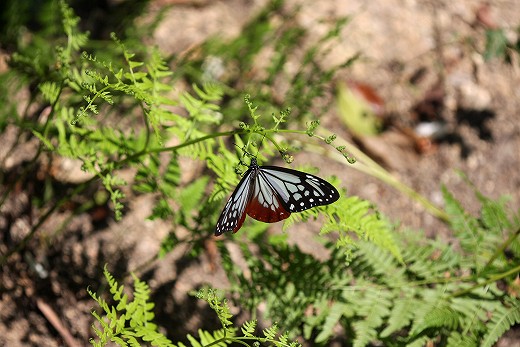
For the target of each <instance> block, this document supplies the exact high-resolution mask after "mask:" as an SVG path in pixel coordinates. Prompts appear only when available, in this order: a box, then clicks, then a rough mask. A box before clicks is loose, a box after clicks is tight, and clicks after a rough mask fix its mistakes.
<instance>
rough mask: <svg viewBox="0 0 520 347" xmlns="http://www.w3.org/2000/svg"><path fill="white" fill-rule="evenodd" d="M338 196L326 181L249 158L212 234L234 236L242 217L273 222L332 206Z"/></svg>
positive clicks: (242, 221) (240, 224)
mask: <svg viewBox="0 0 520 347" xmlns="http://www.w3.org/2000/svg"><path fill="white" fill-rule="evenodd" d="M338 199H339V193H338V191H337V190H336V188H334V187H333V186H332V184H330V183H329V182H327V181H325V180H323V179H321V178H319V177H316V176H314V175H311V174H308V173H305V172H301V171H296V170H292V169H286V168H283V167H278V166H259V165H258V163H257V161H256V159H255V158H252V159H251V163H250V164H249V168H248V170H247V171H246V173H245V174H244V177H242V180H241V181H240V183H239V184H238V186H237V187H236V189H235V191H234V192H233V194H232V195H231V197H230V198H229V200H228V202H227V203H226V206H225V207H224V210H223V211H222V213H221V214H220V218H219V219H218V222H217V226H216V228H215V235H216V236H219V235H221V234H223V233H225V232H226V231H232V232H233V233H236V232H237V231H238V230H239V229H240V227H241V226H242V224H243V223H244V220H245V219H246V214H248V215H249V216H250V217H252V218H254V219H256V220H259V221H262V222H266V223H274V222H278V221H281V220H283V219H286V218H288V217H289V216H290V215H291V213H293V212H301V211H304V210H307V209H309V208H311V207H314V206H321V205H328V204H332V203H333V202H335V201H336V200H338Z"/></svg>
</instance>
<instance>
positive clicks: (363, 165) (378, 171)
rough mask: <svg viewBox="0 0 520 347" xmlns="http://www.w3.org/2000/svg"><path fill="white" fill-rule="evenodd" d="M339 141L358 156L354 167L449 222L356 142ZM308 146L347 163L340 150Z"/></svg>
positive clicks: (445, 214) (439, 211)
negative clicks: (333, 151)
mask: <svg viewBox="0 0 520 347" xmlns="http://www.w3.org/2000/svg"><path fill="white" fill-rule="evenodd" d="M280 132H286V133H293V134H294V133H296V134H302V133H306V132H305V131H302V130H298V131H294V130H285V131H283V130H280ZM330 133H332V132H330ZM312 136H313V137H316V138H318V139H320V140H322V141H325V139H326V138H325V137H324V136H321V135H316V134H313V135H312ZM338 141H340V142H341V144H342V145H344V146H346V147H347V151H348V152H349V153H350V154H352V155H353V156H354V157H355V158H356V162H355V163H354V164H352V168H354V169H356V170H358V171H360V172H363V173H366V174H368V175H370V176H372V177H375V178H377V179H379V180H380V181H382V182H384V183H386V184H388V185H389V186H391V187H393V188H395V189H397V190H398V191H400V192H401V193H404V194H406V195H408V196H409V197H410V198H412V199H413V200H415V201H417V202H419V203H420V204H421V205H422V206H423V207H424V208H425V209H426V210H427V211H428V212H429V213H431V214H432V215H433V216H435V217H437V218H439V219H440V220H441V221H443V222H444V223H449V221H450V218H449V216H448V214H447V213H446V212H444V211H443V210H442V209H440V208H439V207H437V206H435V205H434V204H433V203H432V202H431V201H430V200H428V199H427V198H425V197H424V196H423V195H421V194H419V193H418V192H416V191H415V190H413V189H412V188H411V187H409V186H407V185H406V184H404V183H403V182H401V181H399V180H398V179H397V178H396V177H395V176H393V175H392V174H391V173H389V172H388V171H387V170H385V169H384V168H383V167H382V166H381V165H379V164H378V163H377V162H375V161H374V160H373V159H372V158H370V157H369V156H368V155H366V154H365V153H364V152H363V151H361V150H360V149H358V148H357V147H356V146H355V145H354V144H352V143H350V142H348V141H347V140H345V139H342V138H338ZM307 146H308V147H309V148H312V150H313V151H314V152H316V153H319V154H321V155H325V156H327V157H329V158H331V159H333V160H336V161H337V162H340V163H342V164H344V163H345V156H344V155H342V154H340V153H339V152H337V154H336V153H332V152H331V151H330V150H328V149H325V148H323V147H321V146H318V145H315V144H311V143H307ZM330 146H332V147H334V145H332V144H330Z"/></svg>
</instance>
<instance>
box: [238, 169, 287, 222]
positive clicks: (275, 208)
mask: <svg viewBox="0 0 520 347" xmlns="http://www.w3.org/2000/svg"><path fill="white" fill-rule="evenodd" d="M246 212H247V214H248V215H249V216H251V217H252V218H254V219H256V220H259V221H262V222H266V223H274V222H279V221H281V220H283V219H285V218H288V217H289V216H290V215H291V213H290V212H289V211H288V210H287V209H286V208H285V205H284V204H283V202H282V197H281V196H280V195H279V194H277V193H276V191H275V190H274V189H273V187H272V185H270V184H269V182H268V181H267V180H266V178H265V177H264V176H263V175H262V174H261V171H258V174H257V175H256V176H255V179H254V183H253V194H252V195H251V199H250V201H249V204H248V205H247V208H246Z"/></svg>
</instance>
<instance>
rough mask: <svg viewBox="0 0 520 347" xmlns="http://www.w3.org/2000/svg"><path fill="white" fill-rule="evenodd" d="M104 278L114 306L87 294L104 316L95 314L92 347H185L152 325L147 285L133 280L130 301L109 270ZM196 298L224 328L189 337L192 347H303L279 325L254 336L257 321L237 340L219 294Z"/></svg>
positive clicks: (201, 293)
mask: <svg viewBox="0 0 520 347" xmlns="http://www.w3.org/2000/svg"><path fill="white" fill-rule="evenodd" d="M104 275H105V278H106V280H107V282H108V286H109V290H110V294H111V299H110V300H111V301H113V302H114V303H113V304H109V303H108V302H107V301H106V300H105V299H103V298H102V297H101V296H99V295H97V294H96V293H94V292H92V291H91V290H89V291H88V293H89V294H90V296H91V297H92V298H93V299H94V300H95V301H96V302H97V304H98V305H99V307H100V308H101V310H102V313H101V314H99V313H97V312H96V311H93V312H92V315H93V316H94V317H95V319H96V322H97V324H94V325H93V330H94V332H95V333H96V336H97V340H94V339H92V340H91V341H90V342H91V344H92V345H93V346H97V347H102V346H106V345H107V344H108V343H109V342H113V343H116V344H117V345H119V346H141V344H150V345H152V346H165V347H166V346H168V347H175V346H179V347H182V346H185V345H184V344H183V343H177V344H174V343H173V342H172V341H170V340H169V339H168V338H166V337H165V336H164V335H163V334H161V333H160V332H159V331H158V327H157V325H155V324H154V323H153V318H154V314H153V311H152V310H153V308H154V304H153V302H150V301H149V300H150V288H149V287H148V285H147V284H146V283H145V282H143V281H140V280H139V279H138V278H137V277H136V276H133V279H134V292H133V293H132V295H133V299H131V298H130V297H129V296H128V294H126V293H125V288H124V286H123V285H119V284H118V283H117V281H116V280H115V279H114V277H113V276H112V275H111V274H110V273H109V272H108V270H107V269H106V267H105V270H104ZM196 297H197V298H199V299H201V300H204V301H206V302H207V303H208V305H209V306H210V307H211V309H212V310H213V311H215V314H216V315H217V316H218V319H219V320H220V323H221V324H222V329H219V330H216V331H213V332H208V331H204V330H200V329H199V331H198V333H199V337H198V339H197V338H195V337H193V336H191V335H187V339H188V341H189V342H190V345H191V346H193V347H200V346H227V345H229V344H232V343H240V344H241V345H244V346H252V345H256V344H257V343H269V344H271V345H273V346H277V347H296V346H301V345H300V344H299V343H297V342H293V341H290V340H289V338H288V337H287V335H286V334H281V333H280V332H279V330H278V328H277V327H276V325H273V326H271V327H269V328H266V329H263V331H262V334H263V337H260V336H257V335H255V331H256V325H257V323H256V321H254V320H251V321H246V322H244V324H243V325H242V326H241V327H240V332H241V333H242V336H237V331H238V330H239V329H238V328H235V327H234V326H233V323H232V322H231V321H230V319H232V315H231V313H230V312H229V307H228V305H227V303H226V301H225V300H222V298H221V297H220V296H219V294H218V293H217V291H216V290H214V289H210V288H206V289H201V290H199V292H198V293H196Z"/></svg>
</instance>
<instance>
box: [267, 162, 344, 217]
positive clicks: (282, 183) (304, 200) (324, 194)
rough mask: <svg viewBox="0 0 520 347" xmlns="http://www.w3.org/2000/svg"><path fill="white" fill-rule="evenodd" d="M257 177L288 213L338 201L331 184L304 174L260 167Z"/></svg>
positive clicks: (283, 169) (281, 168)
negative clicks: (278, 198) (265, 184)
mask: <svg viewBox="0 0 520 347" xmlns="http://www.w3.org/2000/svg"><path fill="white" fill-rule="evenodd" d="M258 177H262V178H263V180H265V181H267V182H268V183H269V185H270V186H271V187H272V188H273V189H274V190H275V191H276V193H277V195H278V196H279V197H280V202H281V203H282V205H283V207H284V208H285V209H286V210H287V211H289V212H301V211H304V210H307V209H309V208H311V207H314V206H322V205H328V204H332V203H333V202H335V201H336V200H338V199H339V192H338V191H337V190H336V188H334V186H333V185H332V184H330V183H329V182H327V181H325V180H323V179H321V178H319V177H317V176H314V175H311V174H308V173H305V172H301V171H297V170H292V169H287V168H283V167H278V166H261V167H260V172H259V174H258Z"/></svg>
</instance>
